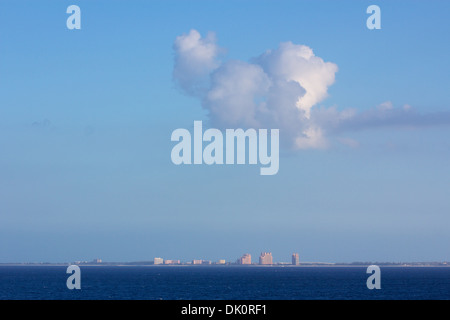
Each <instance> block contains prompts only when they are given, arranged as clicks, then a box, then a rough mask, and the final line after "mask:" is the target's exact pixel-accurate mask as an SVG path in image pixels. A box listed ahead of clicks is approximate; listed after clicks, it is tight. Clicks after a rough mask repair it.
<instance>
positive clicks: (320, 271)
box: [0, 266, 450, 300]
mask: <svg viewBox="0 0 450 320" xmlns="http://www.w3.org/2000/svg"><path fill="white" fill-rule="evenodd" d="M368 276H369V275H368V274H366V268H363V267H348V268H347V267H299V268H288V267H268V268H260V267H239V266H231V267H230V266H229V267H227V266H204V267H202V266H173V267H164V266H161V267H159V266H156V267H155V266H154V267H139V266H133V267H112V266H111V267H107V266H101V267H95V266H91V267H89V266H84V267H83V266H82V267H81V290H69V289H67V287H66V280H67V278H68V277H69V274H66V267H62V266H18V267H11V266H0V299H88V300H90V299H152V300H154V299H164V300H178V299H183V300H184V299H186V300H191V299H194V300H197V299H207V300H215V299H225V300H236V299H243V300H269V299H282V300H291V299H419V300H420V299H446V300H448V299H450V268H425V267H417V268H414V267H408V268H402V267H384V268H383V267H382V268H381V289H380V290H375V289H374V290H369V289H367V287H366V280H367V277H368Z"/></svg>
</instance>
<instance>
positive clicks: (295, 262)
mask: <svg viewBox="0 0 450 320" xmlns="http://www.w3.org/2000/svg"><path fill="white" fill-rule="evenodd" d="M292 264H293V265H294V266H298V265H299V264H300V259H299V257H298V253H293V254H292Z"/></svg>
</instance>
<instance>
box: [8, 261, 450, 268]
mask: <svg viewBox="0 0 450 320" xmlns="http://www.w3.org/2000/svg"><path fill="white" fill-rule="evenodd" d="M73 264H75V265H78V266H80V267H153V268H173V267H192V268H196V267H208V268H236V267H242V268H273V267H282V268H305V267H317V268H326V267H332V268H342V267H367V266H369V265H378V266H380V267H436V268H446V267H447V268H448V267H450V264H449V263H447V262H416V263H384V262H368V263H301V264H299V265H292V264H272V265H259V264H250V265H241V264H199V265H197V264H156V265H155V264H150V263H149V264H145V263H132V262H130V263H127V262H123V263H119V262H118V263H107V262H105V263H80V264H77V263H69V262H67V263H0V267H64V266H69V265H73Z"/></svg>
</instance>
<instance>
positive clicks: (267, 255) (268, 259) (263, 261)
mask: <svg viewBox="0 0 450 320" xmlns="http://www.w3.org/2000/svg"><path fill="white" fill-rule="evenodd" d="M153 264H155V265H180V264H191V265H211V264H216V265H225V264H241V265H251V264H256V263H252V256H251V254H249V253H245V254H244V255H243V256H242V257H240V258H239V259H237V261H236V263H226V261H225V260H223V259H221V260H219V261H217V262H211V261H210V260H200V259H194V260H192V261H189V262H186V263H181V262H180V260H165V259H163V258H154V259H153ZM258 264H259V265H273V264H275V263H274V262H273V257H272V252H262V253H261V255H260V256H259V263H258ZM284 264H286V263H284ZM299 264H300V259H299V256H298V253H293V254H292V265H299Z"/></svg>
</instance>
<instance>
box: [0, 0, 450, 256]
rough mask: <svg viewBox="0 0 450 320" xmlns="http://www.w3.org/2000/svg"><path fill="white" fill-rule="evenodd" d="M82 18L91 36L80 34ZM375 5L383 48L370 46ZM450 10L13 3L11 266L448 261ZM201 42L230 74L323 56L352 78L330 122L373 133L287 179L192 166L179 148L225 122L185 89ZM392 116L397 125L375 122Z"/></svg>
mask: <svg viewBox="0 0 450 320" xmlns="http://www.w3.org/2000/svg"><path fill="white" fill-rule="evenodd" d="M71 4H77V5H79V6H80V8H81V13H82V14H81V17H82V18H81V21H82V22H81V25H82V28H81V30H68V29H67V28H66V19H67V17H68V14H66V8H67V7H68V6H69V5H71ZM371 4H377V5H379V6H380V8H381V19H382V20H381V21H382V22H381V24H382V29H381V30H368V29H367V28H366V19H367V17H368V16H369V15H368V14H366V8H367V7H368V6H369V5H371ZM449 7H450V4H449V3H448V2H446V1H427V2H425V1H395V2H393V1H392V2H388V1H377V2H372V1H370V2H369V1H342V2H341V1H339V2H337V1H317V2H312V1H305V2H303V1H208V2H207V1H33V2H31V1H2V2H0V262H10V261H18V262H21V261H53V262H57V261H74V260H91V259H93V258H96V257H99V258H102V259H103V260H105V261H135V260H151V259H153V258H154V257H156V256H162V257H164V258H167V259H182V260H191V259H196V258H205V259H210V260H217V259H222V258H223V259H227V260H235V259H236V258H238V257H239V256H240V255H242V254H243V253H246V252H249V253H251V254H252V255H253V256H254V257H256V256H257V255H259V253H260V252H262V251H272V253H273V256H274V260H276V261H288V260H289V259H290V255H291V254H292V252H299V254H300V259H301V261H343V262H349V261H424V260H448V259H449V258H448V254H449V252H448V243H450V236H449V233H448V227H449V225H450V215H449V212H450V202H449V199H448V194H449V191H450V185H449V181H450V162H449V159H450V142H449V140H448V137H449V133H450V127H449V124H450V122H449V121H448V120H447V119H449V114H450V97H449V94H448V92H449V89H450V76H449V75H450V65H449V58H448V57H449V56H450V43H449V41H448V34H449V32H450V27H449V24H448V14H447V13H448V12H449ZM192 29H194V30H197V31H198V32H199V33H200V34H201V36H202V37H205V36H206V35H207V34H208V32H214V33H215V39H216V40H215V41H216V42H215V44H216V45H217V46H218V47H220V48H222V49H223V52H222V56H221V57H220V59H221V60H222V62H223V63H224V65H226V62H227V61H235V60H239V61H244V62H247V63H250V62H251V61H253V60H252V59H254V58H257V57H259V56H260V55H261V54H263V53H264V52H266V50H268V49H272V50H276V49H277V48H278V47H279V45H280V43H282V42H289V41H290V42H292V43H293V44H296V45H305V46H308V47H309V48H311V49H312V50H313V51H314V54H315V55H316V56H317V57H320V58H321V59H323V60H324V61H326V62H332V63H334V64H335V65H337V67H338V71H337V72H336V74H335V80H334V82H333V83H332V84H331V85H329V86H328V88H327V89H328V90H327V94H328V95H327V97H326V98H324V99H321V100H320V101H319V102H318V103H317V104H315V105H314V106H313V108H314V109H320V108H322V110H328V109H329V108H336V110H339V111H343V110H349V109H351V110H354V112H355V113H356V114H357V115H359V116H356V117H355V118H352V120H351V121H352V122H349V123H342V124H340V125H339V127H338V133H333V134H330V135H328V136H327V137H326V139H327V141H329V145H328V146H327V147H326V148H307V149H296V150H286V149H285V150H282V151H281V156H280V170H279V172H278V174H277V175H275V176H260V175H259V166H251V165H244V166H206V165H202V166H175V165H174V164H173V163H172V162H171V160H170V151H171V148H172V147H173V145H174V144H173V143H172V142H171V141H170V135H171V133H172V131H173V130H175V129H177V128H188V129H189V128H192V125H193V121H194V120H204V121H205V122H208V121H210V120H211V121H212V120H214V119H216V120H217V118H213V116H214V115H211V114H208V109H207V108H205V105H204V104H203V103H204V102H202V99H201V98H200V99H199V97H196V96H192V95H188V94H186V92H185V91H183V89H182V88H180V87H179V86H178V85H177V82H176V81H174V78H173V71H174V67H175V61H176V59H175V58H176V52H175V50H174V43H175V40H176V38H177V37H179V36H182V35H187V34H188V33H189V32H190V30H192ZM386 103H387V105H389V106H391V107H392V108H393V110H394V111H395V112H397V111H398V114H397V113H396V114H395V115H394V116H393V117H392V118H389V119H388V120H389V121H383V119H382V120H380V119H379V118H376V119H373V118H371V116H372V115H373V113H371V112H376V111H373V110H379V109H377V106H378V108H379V106H380V105H383V104H385V105H386ZM202 104H203V106H202ZM405 105H408V106H410V107H411V108H412V109H413V110H414V112H415V115H416V116H414V118H411V117H406V118H405V117H404V115H405V114H404V113H402V110H403V109H402V108H403V107H404V106H405ZM206 107H207V106H206ZM365 112H366V113H365ZM438 112H439V113H438ZM375 115H377V114H376V113H375ZM408 121H410V122H411V121H412V122H411V123H409V122H408ZM405 124H406V125H405ZM326 129H329V128H326ZM339 139H341V140H339ZM342 139H345V140H342ZM338 140H339V141H347V142H351V143H347V144H346V143H339V142H338Z"/></svg>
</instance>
